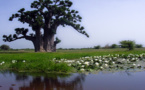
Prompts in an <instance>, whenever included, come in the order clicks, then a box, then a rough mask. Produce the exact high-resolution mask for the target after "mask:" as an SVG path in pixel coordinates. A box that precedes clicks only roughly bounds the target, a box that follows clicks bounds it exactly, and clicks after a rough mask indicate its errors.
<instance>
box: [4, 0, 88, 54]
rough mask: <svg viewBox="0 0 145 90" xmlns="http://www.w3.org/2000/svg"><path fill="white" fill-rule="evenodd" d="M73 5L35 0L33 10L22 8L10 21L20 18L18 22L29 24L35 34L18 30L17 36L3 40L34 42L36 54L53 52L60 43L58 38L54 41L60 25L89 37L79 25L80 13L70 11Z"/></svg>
mask: <svg viewBox="0 0 145 90" xmlns="http://www.w3.org/2000/svg"><path fill="white" fill-rule="evenodd" d="M72 4H73V3H72V2H71V1H70V0H35V1H34V2H33V3H31V8H33V10H31V11H25V9H24V8H22V9H20V10H19V11H18V12H17V13H16V14H13V15H12V16H11V17H10V19H9V20H10V21H12V20H13V19H14V18H18V21H20V22H22V23H27V24H29V26H30V27H32V30H33V31H34V32H35V33H31V34H29V35H28V31H29V30H28V29H25V28H16V29H15V32H16V34H13V35H9V36H7V35H3V38H4V39H3V40H4V41H8V42H11V41H15V40H17V39H22V38H24V39H26V40H30V41H32V42H33V44H34V48H35V52H44V51H46V52H53V51H55V50H56V45H57V44H58V43H59V42H60V40H59V39H58V38H56V41H54V35H55V34H56V31H57V28H58V26H60V25H62V26H64V27H65V26H66V25H68V26H71V27H73V28H74V29H75V30H76V31H78V32H79V33H81V34H84V35H86V36H87V37H89V36H88V34H87V33H86V32H85V31H84V27H82V26H81V25H80V24H79V22H81V19H82V17H81V16H80V15H78V11H76V10H71V9H70V7H71V6H72ZM42 31H43V33H42Z"/></svg>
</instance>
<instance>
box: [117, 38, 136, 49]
mask: <svg viewBox="0 0 145 90" xmlns="http://www.w3.org/2000/svg"><path fill="white" fill-rule="evenodd" d="M120 44H121V45H120V46H121V48H128V49H129V50H133V49H134V48H135V42H134V41H131V40H123V41H120Z"/></svg>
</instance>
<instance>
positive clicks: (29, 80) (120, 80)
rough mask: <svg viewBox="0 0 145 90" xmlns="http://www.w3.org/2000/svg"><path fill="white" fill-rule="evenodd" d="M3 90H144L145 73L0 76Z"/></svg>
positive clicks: (11, 73)
mask: <svg viewBox="0 0 145 90" xmlns="http://www.w3.org/2000/svg"><path fill="white" fill-rule="evenodd" d="M0 90H145V71H117V72H107V71H100V72H95V73H94V74H88V73H87V74H80V73H73V74H69V75H63V74H44V73H15V72H9V71H7V72H0Z"/></svg>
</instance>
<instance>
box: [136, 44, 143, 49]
mask: <svg viewBox="0 0 145 90" xmlns="http://www.w3.org/2000/svg"><path fill="white" fill-rule="evenodd" d="M135 47H136V48H142V47H143V46H142V45H141V44H136V45H135Z"/></svg>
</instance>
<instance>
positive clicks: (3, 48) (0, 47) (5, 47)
mask: <svg viewBox="0 0 145 90" xmlns="http://www.w3.org/2000/svg"><path fill="white" fill-rule="evenodd" d="M0 49H1V50H9V49H10V47H9V46H8V45H5V44H3V45H1V46H0Z"/></svg>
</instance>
